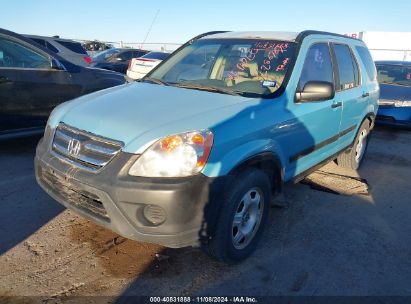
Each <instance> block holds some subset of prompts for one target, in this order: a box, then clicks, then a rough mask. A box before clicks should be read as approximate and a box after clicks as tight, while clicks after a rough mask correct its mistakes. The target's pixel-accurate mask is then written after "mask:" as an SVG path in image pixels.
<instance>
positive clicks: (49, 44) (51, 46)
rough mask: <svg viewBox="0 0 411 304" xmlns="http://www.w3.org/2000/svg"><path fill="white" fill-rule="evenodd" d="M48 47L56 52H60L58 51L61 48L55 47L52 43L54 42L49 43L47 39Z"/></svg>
mask: <svg viewBox="0 0 411 304" xmlns="http://www.w3.org/2000/svg"><path fill="white" fill-rule="evenodd" d="M46 48H48V49H49V50H50V51H53V52H54V53H58V52H59V50H58V49H56V48H55V47H54V45H52V44H51V43H49V42H48V41H46Z"/></svg>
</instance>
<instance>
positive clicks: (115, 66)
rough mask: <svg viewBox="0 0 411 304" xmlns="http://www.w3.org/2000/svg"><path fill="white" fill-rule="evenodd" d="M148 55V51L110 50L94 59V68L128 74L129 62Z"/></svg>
mask: <svg viewBox="0 0 411 304" xmlns="http://www.w3.org/2000/svg"><path fill="white" fill-rule="evenodd" d="M147 53H148V51H145V50H139V49H120V48H116V49H108V50H106V51H103V52H101V53H98V54H97V55H96V56H94V57H93V64H92V66H93V67H95V68H101V69H106V70H112V71H116V72H119V73H123V74H126V72H127V68H128V63H129V61H130V60H131V59H132V58H136V57H141V56H144V55H145V54H147Z"/></svg>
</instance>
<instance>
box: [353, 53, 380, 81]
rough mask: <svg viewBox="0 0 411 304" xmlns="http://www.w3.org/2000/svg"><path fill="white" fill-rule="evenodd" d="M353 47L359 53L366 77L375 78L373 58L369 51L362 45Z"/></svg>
mask: <svg viewBox="0 0 411 304" xmlns="http://www.w3.org/2000/svg"><path fill="white" fill-rule="evenodd" d="M355 49H356V50H357V52H358V54H359V55H360V58H361V61H362V63H363V64H364V66H365V70H366V71H367V75H368V77H369V78H370V80H375V78H376V76H377V73H376V70H375V64H374V60H372V57H371V54H370V52H369V51H368V49H367V48H366V47H363V46H356V47H355Z"/></svg>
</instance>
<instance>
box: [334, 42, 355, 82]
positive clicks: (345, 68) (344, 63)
mask: <svg viewBox="0 0 411 304" xmlns="http://www.w3.org/2000/svg"><path fill="white" fill-rule="evenodd" d="M334 51H335V57H336V59H337V65H338V75H339V79H340V82H339V85H338V88H337V90H347V89H351V88H354V87H356V86H358V85H359V69H358V65H357V62H356V61H355V60H354V58H353V57H352V54H351V51H350V48H349V47H348V46H347V45H344V44H335V45H334Z"/></svg>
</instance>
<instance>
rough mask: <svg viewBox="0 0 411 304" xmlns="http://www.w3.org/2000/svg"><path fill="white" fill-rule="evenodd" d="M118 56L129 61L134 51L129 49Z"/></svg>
mask: <svg viewBox="0 0 411 304" xmlns="http://www.w3.org/2000/svg"><path fill="white" fill-rule="evenodd" d="M117 57H118V58H121V60H122V61H127V60H130V59H131V58H132V57H133V52H131V51H127V52H124V53H121V54H120V55H118V56H117Z"/></svg>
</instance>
